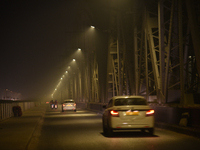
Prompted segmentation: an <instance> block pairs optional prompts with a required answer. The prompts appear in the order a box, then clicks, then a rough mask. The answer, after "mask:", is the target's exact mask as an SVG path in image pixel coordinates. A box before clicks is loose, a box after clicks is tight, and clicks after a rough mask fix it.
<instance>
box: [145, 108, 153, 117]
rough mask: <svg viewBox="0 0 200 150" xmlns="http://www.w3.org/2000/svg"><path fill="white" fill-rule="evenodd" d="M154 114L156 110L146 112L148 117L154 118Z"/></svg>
mask: <svg viewBox="0 0 200 150" xmlns="http://www.w3.org/2000/svg"><path fill="white" fill-rule="evenodd" d="M153 114H154V110H153V109H150V110H148V111H147V112H146V116H152V115H153Z"/></svg>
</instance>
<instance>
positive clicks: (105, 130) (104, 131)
mask: <svg viewBox="0 0 200 150" xmlns="http://www.w3.org/2000/svg"><path fill="white" fill-rule="evenodd" d="M102 127H103V133H104V134H105V135H106V134H107V128H106V126H105V122H104V119H103V118H102Z"/></svg>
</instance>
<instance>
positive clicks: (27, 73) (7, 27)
mask: <svg viewBox="0 0 200 150" xmlns="http://www.w3.org/2000/svg"><path fill="white" fill-rule="evenodd" d="M79 1H81V0H17V1H16V0H3V1H1V2H0V16H1V23H0V24H1V30H0V40H1V42H0V49H1V55H0V56H1V59H0V60H1V64H0V70H1V71H0V95H1V93H2V92H3V90H4V89H5V88H8V89H9V90H12V91H14V92H18V93H21V94H22V95H23V98H24V99H32V98H40V97H45V96H49V95H50V94H51V93H52V92H53V90H54V88H55V86H56V84H57V83H58V80H59V78H60V77H61V75H62V73H61V57H62V54H63V53H68V51H69V54H71V53H72V50H68V51H66V44H67V42H66V33H65V32H66V31H69V30H72V29H74V27H75V26H76V24H78V23H80V22H79V19H80V18H79V17H80V14H79V13H80V11H78V10H80V9H81V8H82V6H81V4H80V3H79ZM83 1H84V0H82V2H83ZM103 1H104V4H103ZM103 1H101V0H100V1H99V0H95V2H94V1H93V2H92V1H91V0H85V2H86V3H90V2H92V3H91V4H90V7H91V6H92V7H91V8H92V10H96V12H94V14H92V15H93V16H94V15H95V14H96V15H97V16H95V17H94V18H96V21H95V20H93V21H94V22H95V23H100V24H99V26H107V24H104V22H102V20H104V18H103V14H102V12H101V13H99V11H101V7H102V6H103V5H105V2H106V0H103ZM101 4H102V6H101ZM97 6H98V7H97ZM95 7H97V8H95ZM98 15H99V16H98ZM66 66H67V64H66Z"/></svg>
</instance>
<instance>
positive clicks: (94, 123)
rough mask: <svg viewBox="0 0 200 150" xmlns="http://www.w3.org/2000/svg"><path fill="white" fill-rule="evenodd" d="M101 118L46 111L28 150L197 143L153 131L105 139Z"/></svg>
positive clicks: (199, 145) (176, 149)
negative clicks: (150, 133)
mask: <svg viewBox="0 0 200 150" xmlns="http://www.w3.org/2000/svg"><path fill="white" fill-rule="evenodd" d="M101 117H102V116H101V114H97V113H95V112H91V111H86V110H81V109H78V110H77V112H73V111H66V112H61V108H60V106H59V108H58V109H57V110H55V109H53V110H52V109H50V108H47V111H46V113H45V116H44V117H43V119H42V120H41V121H40V123H39V125H38V127H37V129H36V130H35V133H34V134H33V137H32V139H31V141H30V144H29V148H28V149H29V150H129V149H130V150H197V149H200V139H198V138H194V137H191V136H188V135H184V134H179V133H176V132H172V131H168V130H164V129H159V128H156V130H155V135H154V136H151V135H149V134H148V133H141V132H139V131H133V132H116V133H114V135H113V137H106V136H104V134H103V132H102V120H101Z"/></svg>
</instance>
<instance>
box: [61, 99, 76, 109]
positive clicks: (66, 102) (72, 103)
mask: <svg viewBox="0 0 200 150" xmlns="http://www.w3.org/2000/svg"><path fill="white" fill-rule="evenodd" d="M65 110H73V111H75V112H76V103H75V101H74V100H73V99H67V100H64V102H63V103H62V112H64V111H65Z"/></svg>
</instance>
